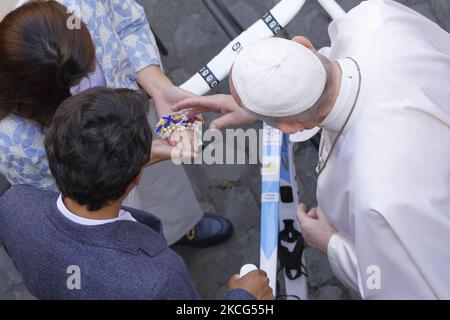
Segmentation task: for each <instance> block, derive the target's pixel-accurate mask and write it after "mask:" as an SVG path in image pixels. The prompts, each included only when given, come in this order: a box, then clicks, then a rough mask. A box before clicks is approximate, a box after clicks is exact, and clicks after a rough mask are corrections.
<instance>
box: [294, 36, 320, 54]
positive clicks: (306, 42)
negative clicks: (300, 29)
mask: <svg viewBox="0 0 450 320" xmlns="http://www.w3.org/2000/svg"><path fill="white" fill-rule="evenodd" d="M292 41H295V42H297V43H299V44H301V45H302V46H304V47H306V48H308V49H309V50H312V51H314V52H316V51H317V50H316V48H314V46H313V44H312V43H311V41H309V39H308V38H305V37H302V36H297V37H294V38H293V39H292Z"/></svg>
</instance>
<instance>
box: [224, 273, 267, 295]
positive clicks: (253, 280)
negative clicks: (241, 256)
mask: <svg viewBox="0 0 450 320" xmlns="http://www.w3.org/2000/svg"><path fill="white" fill-rule="evenodd" d="M228 288H229V290H230V291H231V290H234V289H243V290H245V291H247V292H250V293H251V294H252V295H253V296H254V297H255V298H256V299H257V300H274V299H275V297H274V296H273V291H272V288H271V287H270V286H269V278H268V277H267V273H265V272H264V271H262V270H255V271H252V272H250V273H248V274H247V275H245V276H244V277H242V278H239V275H234V276H233V277H231V279H230V282H229V283H228Z"/></svg>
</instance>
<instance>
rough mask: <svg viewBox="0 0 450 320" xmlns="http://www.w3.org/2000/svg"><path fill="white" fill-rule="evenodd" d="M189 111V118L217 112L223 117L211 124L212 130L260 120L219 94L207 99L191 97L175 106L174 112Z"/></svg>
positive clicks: (230, 98)
mask: <svg viewBox="0 0 450 320" xmlns="http://www.w3.org/2000/svg"><path fill="white" fill-rule="evenodd" d="M186 109H189V114H188V116H194V115H197V114H199V113H205V112H216V113H221V114H222V116H221V117H219V118H217V119H216V120H214V121H213V122H211V125H210V129H225V128H227V127H231V126H239V125H245V124H250V123H253V122H255V121H257V120H258V119H257V118H256V117H255V116H253V115H251V114H249V113H247V112H246V111H245V110H244V109H243V108H241V107H240V106H239V105H238V104H237V103H236V101H235V100H234V99H233V97H232V96H230V95H225V94H218V95H214V96H206V97H190V98H187V99H184V100H182V101H180V102H178V103H177V104H175V106H174V108H173V111H181V110H186Z"/></svg>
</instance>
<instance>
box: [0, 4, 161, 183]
mask: <svg viewBox="0 0 450 320" xmlns="http://www.w3.org/2000/svg"><path fill="white" fill-rule="evenodd" d="M58 1H59V2H60V3H61V4H63V5H65V6H66V7H67V8H69V10H70V11H71V12H73V13H74V14H75V15H76V16H77V17H80V18H81V19H82V20H83V21H84V22H85V23H86V25H87V26H88V29H89V31H90V32H91V36H92V39H93V41H94V43H95V46H96V57H97V64H98V67H100V68H101V72H102V73H103V77H104V80H105V82H106V84H107V86H108V87H110V88H130V89H137V88H138V85H137V83H136V73H137V72H138V71H140V70H142V69H143V68H145V67H147V66H150V65H159V66H161V59H160V56H159V52H158V47H157V45H156V41H155V37H154V35H153V33H152V31H151V30H150V26H149V23H148V21H147V18H146V15H145V12H144V10H143V8H142V7H141V6H139V5H138V4H137V3H136V2H135V1H134V0H58ZM23 2H26V1H23ZM95 85H96V83H92V86H95ZM44 134H45V132H44V129H43V128H42V127H41V126H40V125H39V124H37V123H35V122H32V121H29V120H26V119H22V118H20V117H17V116H14V115H10V116H8V117H6V118H5V119H3V120H1V121H0V173H1V174H3V175H4V176H5V177H6V178H7V179H8V181H9V182H10V183H11V184H12V185H15V184H27V185H32V186H35V187H37V188H40V189H45V190H53V191H57V187H56V184H55V180H54V179H53V177H52V175H51V172H50V169H49V165H48V160H47V155H46V152H45V148H44Z"/></svg>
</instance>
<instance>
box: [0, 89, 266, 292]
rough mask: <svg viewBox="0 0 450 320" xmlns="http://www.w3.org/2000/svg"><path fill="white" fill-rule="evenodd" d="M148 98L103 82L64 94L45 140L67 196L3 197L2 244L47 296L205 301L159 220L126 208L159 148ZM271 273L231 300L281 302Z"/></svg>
mask: <svg viewBox="0 0 450 320" xmlns="http://www.w3.org/2000/svg"><path fill="white" fill-rule="evenodd" d="M147 101H148V100H147V98H146V97H145V95H143V94H142V95H141V94H139V93H136V92H134V91H131V90H126V89H121V90H112V89H100V88H95V89H91V90H89V91H86V92H85V93H82V94H80V95H78V96H74V97H71V98H69V99H68V100H66V101H65V102H64V103H63V104H62V105H61V107H60V108H59V109H58V111H57V113H56V115H55V118H54V121H53V123H52V125H51V126H50V127H49V128H48V130H47V132H46V139H45V146H46V151H47V155H48V159H49V163H50V168H51V171H52V174H53V176H54V177H55V180H56V182H57V184H58V188H59V190H61V195H58V194H55V193H52V192H46V191H42V190H38V189H35V188H33V187H29V186H15V187H13V188H12V189H11V190H10V191H9V192H7V193H6V195H5V196H4V197H3V198H1V199H0V241H2V242H3V244H4V246H5V248H6V250H7V251H8V253H9V255H10V256H11V258H12V260H13V261H14V263H15V265H16V267H17V269H18V270H19V272H20V273H21V274H22V276H23V278H24V282H25V285H26V286H27V287H28V289H29V290H30V292H31V293H32V294H33V295H35V296H36V297H37V298H40V299H108V300H109V299H139V300H141V299H198V298H199V295H198V293H197V291H196V290H195V289H194V287H193V285H192V282H191V279H190V276H189V274H188V271H187V269H186V267H185V265H184V263H183V261H182V259H181V258H180V257H179V256H178V255H177V254H176V253H175V252H173V251H172V250H171V249H170V248H168V246H167V243H166V240H165V238H164V235H163V233H162V230H161V224H160V221H159V220H157V219H156V218H154V217H153V216H151V215H149V214H148V213H145V212H142V211H139V210H135V209H131V208H125V207H122V202H123V201H124V199H125V198H126V196H127V195H128V194H129V193H130V192H131V190H132V189H133V188H134V187H135V186H136V185H138V184H139V179H140V177H141V175H142V171H143V168H144V167H145V166H147V165H150V164H151V163H153V162H155V161H158V160H159V159H160V158H161V157H164V155H161V154H158V152H156V153H157V154H155V152H153V153H152V152H151V149H152V147H151V146H152V134H151V130H150V128H149V125H148V121H147V109H148V107H147ZM268 283H269V282H268V278H267V275H266V274H265V273H264V272H262V271H254V272H252V273H249V274H248V275H247V276H245V277H243V278H240V279H239V278H238V277H236V276H234V277H233V278H232V279H231V280H230V285H229V288H230V292H229V294H228V296H227V298H228V299H255V298H256V299H273V294H272V292H271V289H270V287H269V285H268Z"/></svg>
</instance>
